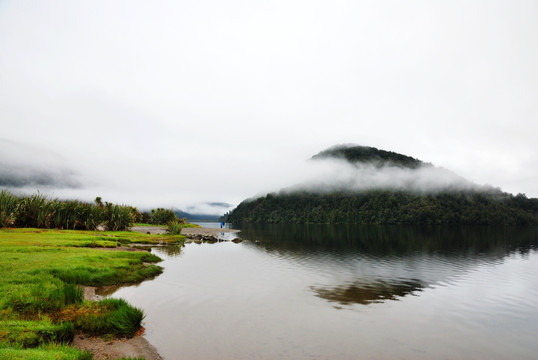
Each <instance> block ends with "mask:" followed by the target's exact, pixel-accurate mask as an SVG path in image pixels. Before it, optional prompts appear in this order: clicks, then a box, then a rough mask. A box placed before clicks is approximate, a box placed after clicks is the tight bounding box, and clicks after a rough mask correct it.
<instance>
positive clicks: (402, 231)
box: [233, 224, 538, 257]
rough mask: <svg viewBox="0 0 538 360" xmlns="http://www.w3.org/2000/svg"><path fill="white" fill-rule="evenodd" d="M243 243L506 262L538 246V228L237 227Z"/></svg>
mask: <svg viewBox="0 0 538 360" xmlns="http://www.w3.org/2000/svg"><path fill="white" fill-rule="evenodd" d="M233 227H234V228H239V229H241V233H240V236H241V237H242V238H243V239H249V240H256V241H258V242H260V243H261V244H263V246H264V247H265V248H266V249H267V250H272V249H279V250H285V251H300V252H301V251H302V252H305V251H308V252H309V251H310V250H311V249H313V248H314V249H316V251H331V252H338V253H341V252H348V253H349V252H354V253H356V252H360V253H363V254H368V255H375V256H389V255H398V256H404V255H407V254H410V253H416V252H420V253H437V254H442V255H450V256H452V255H477V254H481V255H488V256H493V257H502V256H505V255H506V254H507V253H509V252H511V251H514V250H517V251H520V252H522V253H526V252H528V251H529V250H531V249H536V248H537V246H538V228H537V227H495V226H432V227H417V226H397V225H395V226H381V225H297V224H254V225H248V224H247V225H243V226H241V225H236V224H234V225H233Z"/></svg>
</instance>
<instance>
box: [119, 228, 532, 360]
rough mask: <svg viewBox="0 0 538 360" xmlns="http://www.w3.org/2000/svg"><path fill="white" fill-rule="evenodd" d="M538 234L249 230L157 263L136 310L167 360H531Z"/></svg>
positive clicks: (137, 296) (136, 297) (127, 293)
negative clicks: (141, 311)
mask: <svg viewBox="0 0 538 360" xmlns="http://www.w3.org/2000/svg"><path fill="white" fill-rule="evenodd" d="M537 234H538V232H537V230H536V229H535V228H525V229H506V228H497V229H495V228H433V229H432V228H430V229H426V230H425V229H416V228H402V227H392V228H388V227H369V228H365V227H361V228H357V227H347V228H346V227H337V228H329V227H305V226H302V227H301V226H295V227H279V226H273V227H253V228H243V229H242V232H241V233H240V234H239V236H240V237H242V238H244V239H247V240H250V241H245V242H242V243H240V244H234V243H231V242H222V243H216V244H189V245H186V246H185V247H184V248H183V249H182V251H181V252H180V253H177V252H176V253H173V252H172V253H166V252H165V251H163V250H162V249H154V250H153V251H154V252H155V253H156V254H157V255H159V256H161V257H162V258H163V259H164V261H163V263H161V265H162V266H163V267H164V273H163V274H162V275H160V276H158V277H157V278H156V279H154V280H151V281H146V282H143V283H141V284H139V285H137V286H131V287H126V288H121V289H119V290H118V291H117V292H115V293H114V294H113V295H112V296H114V297H123V298H126V299H127V300H128V301H129V302H130V303H132V304H133V305H135V306H139V307H142V308H143V309H144V310H145V311H146V313H147V317H146V320H145V325H144V326H145V327H146V335H145V336H146V338H147V339H148V340H149V341H150V342H151V343H152V344H154V345H155V346H156V348H157V349H158V351H159V353H160V354H161V355H162V356H163V357H164V358H165V359H189V360H196V359H276V358H285V359H356V358H366V359H394V358H400V359H437V358H465V359H484V358H489V359H508V358H519V359H533V358H535V356H536V354H537V353H538V344H537V343H536V341H535V336H536V333H537V331H538V325H537V324H538V300H537V299H538V252H537V250H536V249H537V248H538V247H537V244H538V235H537Z"/></svg>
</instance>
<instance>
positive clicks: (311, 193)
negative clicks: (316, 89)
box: [223, 145, 538, 224]
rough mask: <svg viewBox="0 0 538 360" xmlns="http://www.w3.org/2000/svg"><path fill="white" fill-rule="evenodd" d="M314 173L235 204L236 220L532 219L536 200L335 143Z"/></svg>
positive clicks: (229, 217) (537, 211)
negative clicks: (318, 169)
mask: <svg viewBox="0 0 538 360" xmlns="http://www.w3.org/2000/svg"><path fill="white" fill-rule="evenodd" d="M310 161H313V162H316V163H317V164H319V167H320V169H321V170H320V171H319V172H318V173H316V174H315V176H313V177H312V179H310V180H309V181H307V182H305V183H301V184H295V185H292V186H290V187H288V188H284V189H282V190H280V191H279V192H278V193H270V194H267V195H265V196H261V197H258V198H254V199H248V200H245V201H243V202H242V203H241V204H239V205H238V206H237V207H236V208H235V209H234V210H233V211H231V212H229V213H227V214H226V215H225V216H224V217H223V220H225V221H226V222H235V223H349V224H538V199H528V198H527V197H526V196H525V195H523V194H518V195H517V196H514V195H512V194H508V193H504V192H502V191H501V190H500V189H497V188H493V187H491V186H483V185H477V184H475V183H473V182H471V181H468V180H466V179H464V178H463V177H461V176H459V175H457V174H455V173H453V172H451V171H449V170H447V169H444V168H441V167H436V166H433V165H432V164H430V163H426V162H423V161H421V160H418V159H415V158H413V157H411V156H407V155H403V154H398V153H395V152H391V151H385V150H380V149H376V148H373V147H366V146H354V145H339V146H335V147H332V148H330V149H327V150H324V151H322V152H320V153H319V154H316V155H314V156H313V157H312V158H311V160H310Z"/></svg>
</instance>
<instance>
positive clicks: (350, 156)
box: [312, 145, 431, 169]
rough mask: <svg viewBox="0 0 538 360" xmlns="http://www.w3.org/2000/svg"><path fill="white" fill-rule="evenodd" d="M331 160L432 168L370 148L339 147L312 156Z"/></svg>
mask: <svg viewBox="0 0 538 360" xmlns="http://www.w3.org/2000/svg"><path fill="white" fill-rule="evenodd" d="M330 158H335V159H344V160H347V161H348V162H350V163H372V164H374V165H377V166H382V165H385V164H392V165H396V166H402V167H407V168H411V169H416V168H417V167H419V166H431V164H429V163H425V162H422V161H420V160H418V159H415V158H413V157H411V156H407V155H402V154H398V153H395V152H393V151H385V150H379V149H376V148H375V147H369V146H345V145H339V146H335V147H332V148H330V149H327V150H324V151H322V152H320V153H319V154H317V155H314V156H312V159H313V160H320V159H330Z"/></svg>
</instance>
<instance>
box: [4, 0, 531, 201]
mask: <svg viewBox="0 0 538 360" xmlns="http://www.w3.org/2000/svg"><path fill="white" fill-rule="evenodd" d="M537 16H538V2H537V1H514V0H510V1H493V0H485V1H472V0H465V1H432V0H428V1H382V0H376V1H360V0H352V1H351V0H350V1H338V0H331V1H313V0H305V1H295V0H282V1H267V0H266V1H257V0H252V1H238V0H229V1H208V0H198V1H177V0H174V1H172V0H170V1H133V0H126V1H95V0H94V1H77V0H66V1H46V0H36V1H21V0H16V1H10V0H0V121H1V126H0V151H2V153H1V154H0V155H1V157H0V162H3V163H4V165H5V166H7V168H10V169H15V168H17V165H18V166H19V169H22V168H30V167H37V168H44V169H57V170H58V173H60V174H63V176H69V177H73V179H72V181H71V180H69V181H66V182H64V183H68V184H79V185H80V186H78V187H77V186H75V187H70V186H67V187H66V186H59V187H58V188H54V187H46V188H43V189H40V190H41V191H42V192H45V193H51V194H53V195H55V196H59V197H79V198H84V199H89V200H91V199H94V198H95V196H102V197H103V199H105V200H109V201H114V202H122V203H128V204H132V205H136V206H166V207H170V206H174V207H177V208H184V209H185V208H187V207H189V206H194V205H197V204H201V203H204V202H209V201H222V202H228V203H231V204H237V203H239V202H240V201H241V200H243V199H244V198H247V197H251V196H253V195H256V194H258V193H261V192H264V191H271V190H278V189H280V188H282V187H285V186H289V185H290V184H293V183H294V182H296V181H298V179H301V178H302V177H304V174H305V171H306V170H305V166H306V165H305V160H306V159H308V158H310V157H311V156H312V155H314V154H316V153H318V152H319V151H321V150H323V149H325V148H327V147H330V146H332V145H335V144H340V143H356V144H361V145H368V146H374V147H377V148H381V149H386V150H391V151H396V152H399V153H403V154H406V155H410V156H413V157H416V158H419V159H421V160H424V161H427V162H432V163H433V164H434V165H437V166H442V167H444V168H447V169H449V170H451V171H453V172H455V173H457V174H459V175H461V176H463V177H465V178H467V179H469V180H471V181H473V182H475V183H478V184H490V185H493V186H496V187H500V188H502V189H503V190H504V191H508V192H512V193H518V192H522V193H526V194H527V195H528V196H532V197H538V21H536V19H537ZM6 164H7V165H6ZM21 171H22V170H21ZM36 188H39V186H36ZM34 190H35V189H34Z"/></svg>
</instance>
